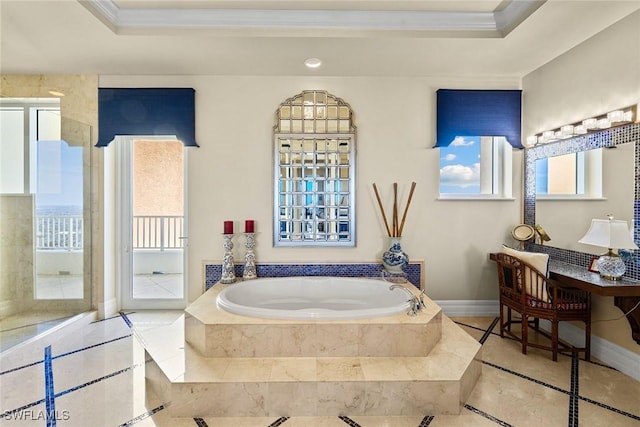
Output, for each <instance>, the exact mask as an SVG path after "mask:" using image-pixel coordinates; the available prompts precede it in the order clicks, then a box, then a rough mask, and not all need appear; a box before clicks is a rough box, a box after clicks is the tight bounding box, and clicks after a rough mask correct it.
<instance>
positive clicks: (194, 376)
mask: <svg viewBox="0 0 640 427" xmlns="http://www.w3.org/2000/svg"><path fill="white" fill-rule="evenodd" d="M440 324H441V338H440V340H439V342H438V343H437V344H436V345H435V346H434V348H433V349H432V350H431V351H430V353H429V354H428V355H427V356H422V357H418V356H404V357H364V356H358V357H354V356H349V357H205V356H203V355H202V354H201V353H200V352H199V351H198V350H197V349H195V348H193V347H192V346H191V345H189V344H188V343H186V342H185V341H184V333H183V332H184V329H183V325H182V322H176V323H175V324H173V325H171V326H168V327H164V328H157V329H153V330H149V331H144V332H142V333H139V334H138V335H139V338H140V339H142V340H143V342H144V345H145V348H146V351H147V353H148V359H150V360H151V361H150V362H149V363H147V365H146V378H147V381H148V383H149V384H150V385H151V386H152V387H153V388H154V390H155V391H156V393H157V394H158V395H159V396H160V398H161V399H162V400H163V401H165V402H170V404H169V406H168V408H167V410H168V412H169V413H170V414H171V415H172V416H175V417H206V416H220V417H222V416H238V417H251V416H255V417H262V416H276V417H280V416H339V415H362V414H366V415H438V414H458V413H459V412H460V408H461V406H462V405H463V404H464V402H465V401H466V399H467V398H468V396H469V394H470V393H471V390H472V389H473V387H474V385H475V383H476V381H477V379H478V377H479V375H480V373H481V363H480V358H481V357H480V356H481V355H480V352H481V346H480V344H479V343H478V342H477V341H476V340H474V339H473V338H472V337H471V336H469V335H468V334H467V333H466V332H464V331H463V330H462V329H460V328H459V327H458V326H457V325H456V324H455V323H453V322H452V321H451V320H450V319H448V318H447V317H446V316H444V315H441V322H440Z"/></svg>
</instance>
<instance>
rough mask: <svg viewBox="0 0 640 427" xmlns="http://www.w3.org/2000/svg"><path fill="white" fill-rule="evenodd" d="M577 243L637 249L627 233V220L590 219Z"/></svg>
mask: <svg viewBox="0 0 640 427" xmlns="http://www.w3.org/2000/svg"><path fill="white" fill-rule="evenodd" d="M578 242H579V243H584V244H586V245H593V246H601V247H603V248H611V249H638V246H636V244H635V243H634V242H633V239H632V238H631V234H630V233H629V226H628V225H627V221H622V220H617V219H613V218H611V219H592V220H591V227H589V231H587V234H585V235H584V236H583V237H582V239H580V240H578Z"/></svg>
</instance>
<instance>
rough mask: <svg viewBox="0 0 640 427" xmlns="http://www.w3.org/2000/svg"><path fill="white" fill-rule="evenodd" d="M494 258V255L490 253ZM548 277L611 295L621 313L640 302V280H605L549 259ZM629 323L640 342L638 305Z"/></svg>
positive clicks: (634, 336) (582, 268)
mask: <svg viewBox="0 0 640 427" xmlns="http://www.w3.org/2000/svg"><path fill="white" fill-rule="evenodd" d="M489 258H490V259H492V260H494V259H495V255H494V254H490V256H489ZM549 277H550V278H552V279H554V280H557V281H558V282H560V283H562V284H565V285H567V286H572V287H575V288H580V289H584V290H586V291H588V292H591V293H594V294H596V295H602V296H611V297H614V298H613V303H614V305H615V306H616V307H618V308H619V309H620V310H622V312H623V313H626V312H627V311H629V310H631V309H632V308H633V307H635V305H636V304H638V303H639V302H640V281H637V280H632V279H627V278H623V279H622V280H616V281H612V280H606V279H603V278H602V277H600V274H598V273H592V272H590V271H589V270H587V269H586V268H585V267H579V266H577V265H573V264H567V263H566V262H561V261H556V260H553V259H550V260H549ZM627 321H628V322H629V324H630V325H631V336H632V337H633V339H634V341H635V342H637V343H638V344H640V307H638V308H636V309H635V310H634V311H632V312H631V313H629V315H627Z"/></svg>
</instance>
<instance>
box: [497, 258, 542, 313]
mask: <svg viewBox="0 0 640 427" xmlns="http://www.w3.org/2000/svg"><path fill="white" fill-rule="evenodd" d="M495 259H496V262H497V265H498V284H499V286H500V288H501V290H506V292H507V293H509V294H514V296H515V294H520V296H521V297H522V298H525V297H526V296H530V297H532V298H535V299H537V300H540V301H543V302H549V294H548V292H547V276H546V274H545V273H543V272H541V271H539V270H538V269H536V268H535V267H534V266H532V265H531V264H529V263H528V262H526V261H524V260H522V259H520V258H518V257H515V256H513V255H510V254H506V253H498V254H496V257H495Z"/></svg>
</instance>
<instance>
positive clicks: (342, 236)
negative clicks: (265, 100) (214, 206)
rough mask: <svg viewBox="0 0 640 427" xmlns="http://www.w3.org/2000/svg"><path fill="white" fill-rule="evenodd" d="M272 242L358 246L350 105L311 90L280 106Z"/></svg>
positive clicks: (325, 93) (276, 139)
mask: <svg viewBox="0 0 640 427" xmlns="http://www.w3.org/2000/svg"><path fill="white" fill-rule="evenodd" d="M273 130H274V165H275V169H274V173H275V174H274V222H273V224H274V227H273V230H274V235H273V241H274V246H304V245H306V246H355V191H354V190H355V156H356V144H355V143H356V127H355V125H354V124H353V113H352V111H351V107H350V106H349V104H347V103H346V102H344V101H343V100H342V99H340V98H336V97H335V96H333V95H331V94H329V93H327V92H326V91H321V90H308V91H303V92H302V93H300V94H298V95H295V96H294V97H292V98H289V99H287V100H286V101H284V102H283V103H282V104H280V106H279V107H278V110H277V112H276V124H275V126H274V129H273Z"/></svg>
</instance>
